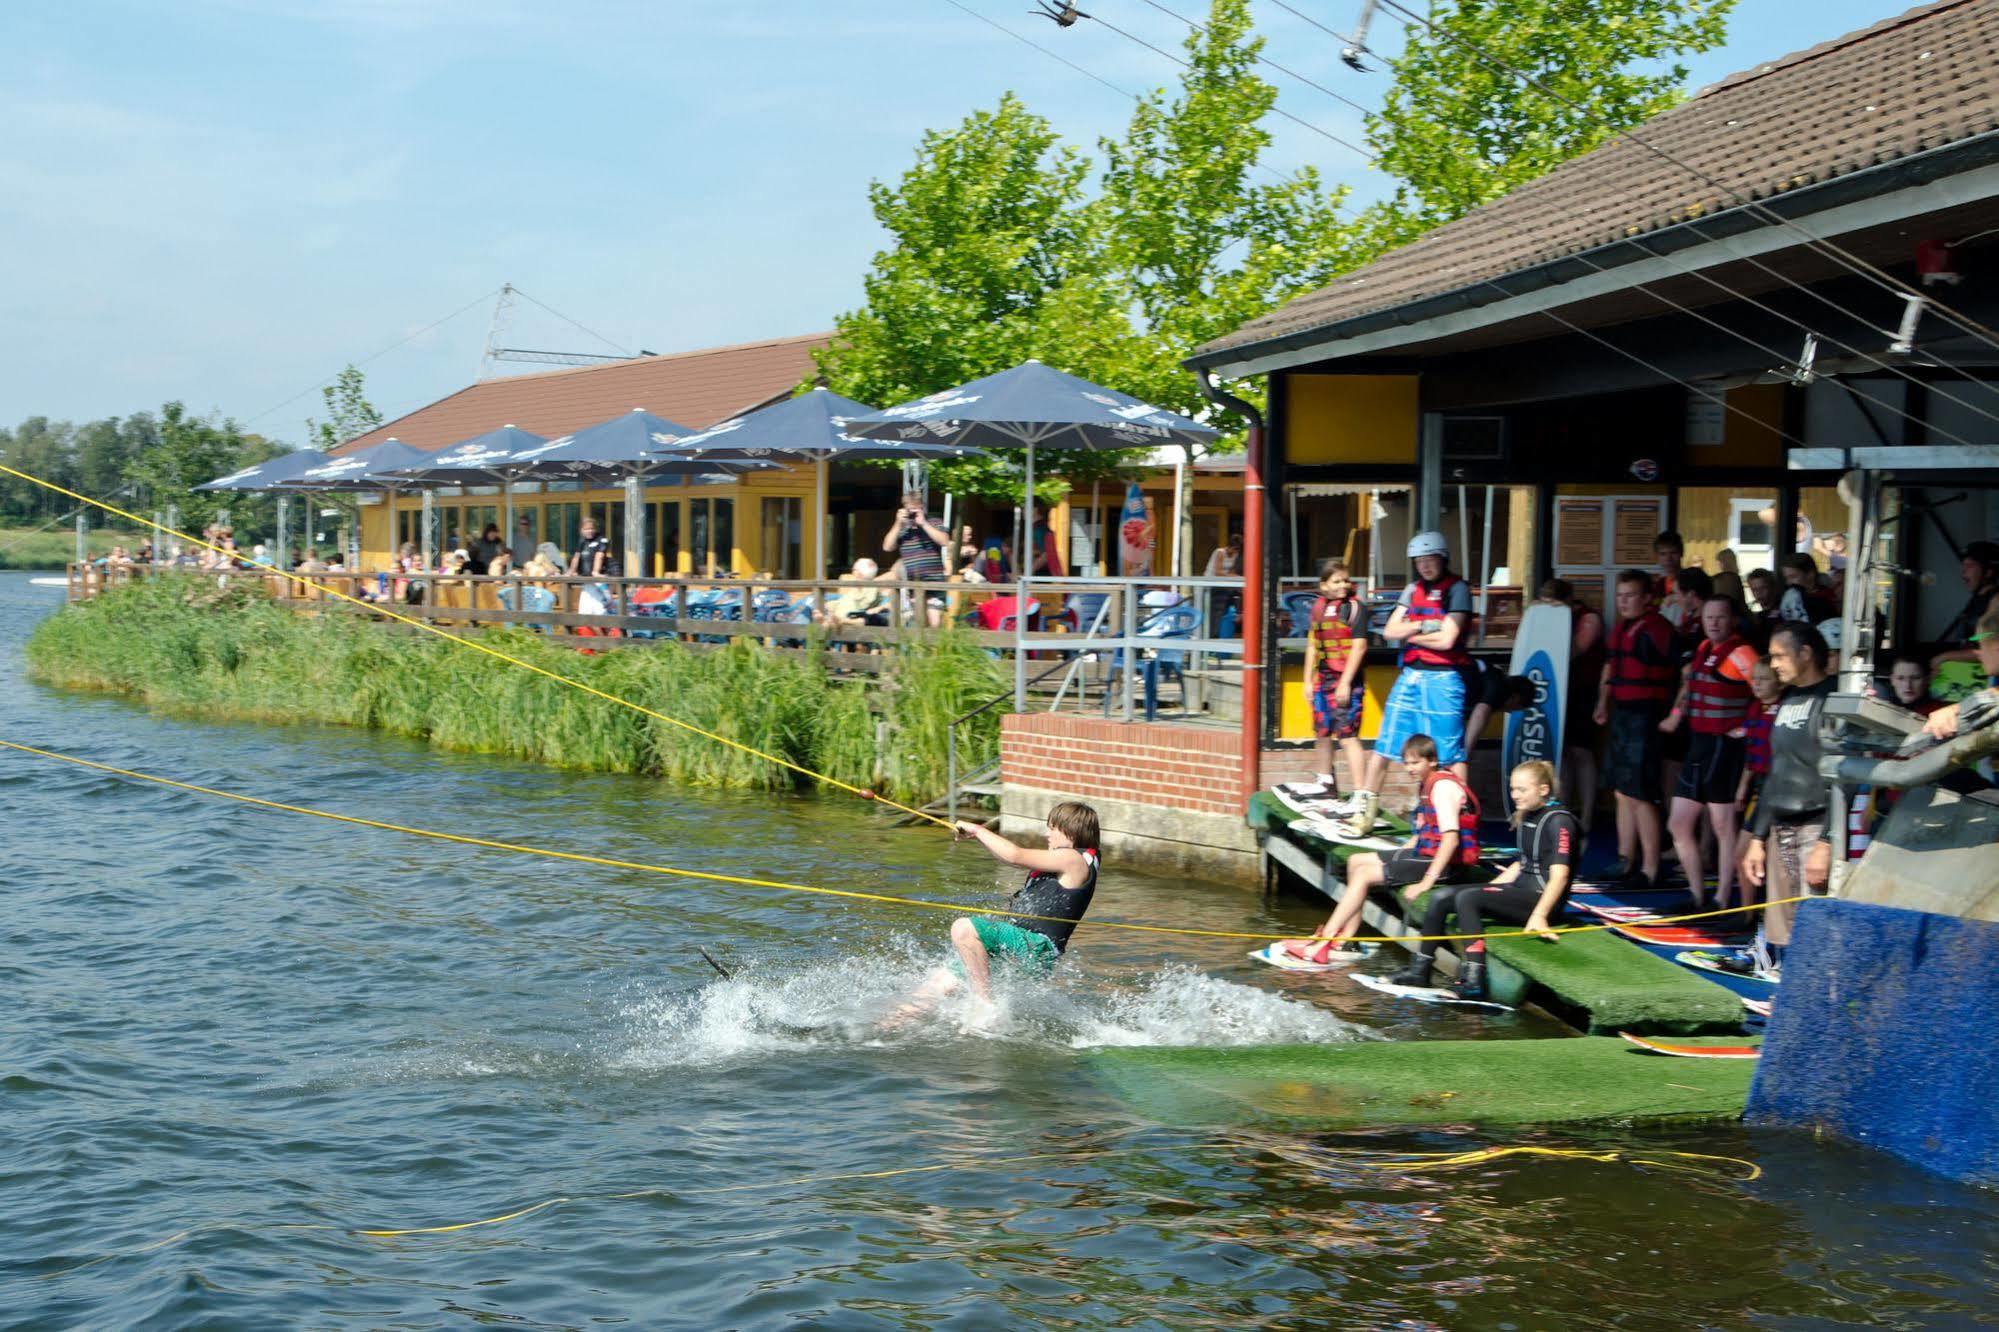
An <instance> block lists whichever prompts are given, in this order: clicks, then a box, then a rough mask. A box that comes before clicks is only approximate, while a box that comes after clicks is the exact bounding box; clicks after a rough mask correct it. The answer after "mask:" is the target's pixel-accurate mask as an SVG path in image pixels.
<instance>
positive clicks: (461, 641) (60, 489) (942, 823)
mask: <svg viewBox="0 0 1999 1332" xmlns="http://www.w3.org/2000/svg"><path fill="white" fill-rule="evenodd" d="M0 472H4V473H6V474H7V475H9V476H18V477H20V478H21V479H22V480H23V481H31V482H33V483H34V484H35V485H38V486H42V487H45V488H47V489H49V490H53V491H55V492H56V493H57V494H59V495H67V496H69V497H70V498H71V499H74V500H81V501H82V502H83V503H85V504H90V505H94V506H95V507H97V508H100V509H103V510H104V511H105V512H106V513H115V514H117V515H118V516H119V517H121V518H127V519H130V520H131V521H132V522H135V523H138V524H140V525H142V526H144V527H150V528H153V529H155V530H157V531H161V532H166V533H169V534H171V535H173V536H176V537H179V538H180V539H181V540H182V541H185V542H187V543H188V544H190V545H193V546H198V547H200V548H202V549H204V550H212V551H215V552H216V553H217V554H222V555H229V556H231V558H235V555H234V553H233V552H231V551H225V550H223V549H222V547H220V546H216V545H211V544H210V543H208V542H206V541H203V540H201V539H200V538H199V537H193V536H189V535H188V534H187V533H185V532H179V531H175V530H174V529H173V528H171V527H168V526H166V525H165V524H163V523H157V522H154V521H153V520H152V519H150V518H141V517H140V516H139V515H138V514H136V513H127V512H126V511H125V510H123V509H120V508H117V507H116V506H114V505H111V504H107V503H105V502H104V501H103V500H98V499H92V498H91V497H90V496H88V495H81V494H78V493H77V492H76V491H74V490H71V489H69V488H68V487H66V486H59V485H57V484H56V483H55V482H53V481H45V480H43V479H42V478H41V477H39V476H31V475H29V474H28V473H27V472H23V471H20V470H18V469H16V468H13V467H9V466H7V465H6V464H4V463H0ZM268 573H269V574H270V575H274V576H276V577H280V578H288V579H290V580H291V581H292V582H294V583H298V584H300V585H302V586H305V587H310V588H316V589H318V590H319V591H320V592H322V593H324V594H325V595H327V596H329V597H332V598H333V599H335V600H336V601H344V602H346V603H348V604H349V605H352V606H358V607H360V608H361V609H363V610H365V611H367V612H369V613H370V614H372V615H381V616H386V617H387V618H389V619H391V620H396V621H398V622H400V623H402V624H407V625H413V626H415V627H416V628H418V629H421V630H423V631H424V632H425V633H430V634H435V635H437V636H438V637H439V638H442V639H444V640H445V641H447V642H450V643H456V644H458V645H459V646H461V647H467V648H470V649H472V650H473V651H474V652H483V653H485V654H486V655H487V656H489V657H492V658H495V659H496V660H499V661H504V662H509V663H511V664H512V665H515V666H519V667H520V668H521V669H523V670H528V671H533V672H534V673H535V674H536V675H543V676H547V677H548V678H549V679H551V680H556V681H560V682H561V683H563V684H566V685H568V686H569V687H570V688H572V689H579V690H581V691H582V692H584V693H586V694H589V695H592V696H593V697H596V698H601V699H603V700H604V701H605V702H607V703H615V704H617V705H618V706H619V707H622V708H630V709H631V710H632V711H633V712H636V713H639V714H640V715H642V716H646V717H651V718H653V719H654V720H655V721H663V722H665V723H666V724H667V725H669V726H677V727H679V728H680V729H681V730H683V731H687V732H690V733H692V734H694V735H699V736H705V737H707V738H708V739H710V740H713V741H715V742H716V743H718V744H724V745H728V746H729V747H730V748H732V749H738V750H741V751H742V752H743V753H745V754H749V755H752V756H753V757H756V758H760V759H762V760H764V761H765V762H766V763H774V764H776V765H777V766H778V767H780V768H786V769H789V770H790V771H792V772H795V773H797V774H799V775H800V776H802V777H810V778H812V779H813V780H814V781H817V782H823V783H825V784H826V785H828V786H832V787H836V788H838V789H839V790H842V791H845V792H847V793H848V794H849V795H854V796H858V797H860V798H861V799H863V800H872V801H875V802H876V803H878V804H882V805H886V806H888V807H889V808H890V809H895V810H900V811H901V812H902V813H904V814H911V815H914V816H915V817H917V818H920V819H926V820H928V821H929V822H931V823H934V824H936V825H937V826H938V827H940V828H950V827H951V822H950V820H948V819H940V818H938V817H937V816H936V815H935V814H930V813H927V812H925V811H923V810H920V809H916V808H914V807H912V806H909V805H904V804H901V803H899V802H897V801H894V800H891V799H889V798H888V797H887V796H885V795H880V794H878V793H876V792H874V791H870V790H868V789H867V788H866V787H861V786H854V785H851V784H849V783H847V782H843V781H841V780H840V779H839V778H837V777H829V776H827V775H826V774H825V773H823V772H814V771H813V770H812V769H811V768H808V767H806V766H804V765H803V764H800V763H793V762H792V761H791V760H790V759H786V758H779V757H778V756H777V755H776V754H770V753H766V752H765V751H763V750H761V749H758V748H756V747H755V746H753V745H746V744H744V743H742V742H741V741H740V740H731V739H730V738H729V737H728V736H726V735H717V734H716V733H715V732H713V731H710V730H708V729H706V728H704V727H700V726H696V725H694V724H693V723H692V722H685V721H682V720H680V719H679V718H678V717H669V716H667V715H666V714H665V713H663V712H657V711H655V710H653V709H652V708H649V707H646V706H645V705H644V704H643V703H634V702H632V701H631V700H630V699H628V698H620V697H618V696H617V695H616V694H611V693H606V692H605V691H604V690H602V689H599V688H597V687H596V686H595V685H590V684H585V683H584V682H583V681H581V680H578V679H576V678H574V677H573V676H568V675H563V674H562V673H561V672H559V671H551V670H549V669H548V668H547V667H545V666H537V665H535V664H534V663H533V662H531V661H523V660H522V659H521V658H519V657H515V656H511V655H509V654H508V653H505V652H502V651H500V650H499V649H498V648H494V647H488V646H487V645H486V644H484V643H481V642H479V641H477V640H476V639H472V638H468V637H465V636H464V635H461V634H453V633H449V632H447V631H445V630H443V629H440V628H438V627H437V626H436V625H434V624H430V623H428V622H427V621H424V620H419V619H416V618H415V617H413V616H409V615H404V614H401V613H400V612H398V611H392V610H388V609H386V608H384V607H383V606H382V605H381V604H380V603H379V602H369V601H363V600H361V599H360V598H359V597H356V596H353V595H351V594H349V593H346V592H342V591H340V590H338V589H337V588H333V587H330V586H328V585H326V584H324V583H315V582H314V581H313V580H312V579H310V578H308V577H306V576H305V575H303V574H298V573H292V572H289V571H286V570H280V569H272V570H269V571H268Z"/></svg>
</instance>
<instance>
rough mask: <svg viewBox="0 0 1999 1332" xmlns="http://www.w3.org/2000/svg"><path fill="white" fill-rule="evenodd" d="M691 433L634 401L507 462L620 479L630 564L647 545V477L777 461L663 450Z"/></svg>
mask: <svg viewBox="0 0 1999 1332" xmlns="http://www.w3.org/2000/svg"><path fill="white" fill-rule="evenodd" d="M693 433H694V431H693V430H692V429H690V428H689V427H687V426H684V425H680V424H678V423H676V422H673V421H669V420H667V419H666V418H665V417H662V416H654V415H653V414H652V413H651V412H649V411H646V410H645V409H644V408H643V407H634V408H633V409H632V410H631V411H629V412H626V413H625V414H624V415H622V416H614V417H612V418H611V419H610V420H608V421H600V422H598V423H597V424H596V425H593V426H588V427H585V428H584V429H582V430H579V431H577V432H576V433H575V434H573V435H564V436H562V437H561V438H559V439H551V440H549V441H548V442H547V443H545V444H537V445H533V446H531V447H529V448H526V449H523V450H522V451H521V452H519V453H517V454H515V455H514V456H513V459H512V462H513V463H515V464H519V465H521V466H522V467H523V468H524V470H523V471H522V472H521V475H522V476H534V477H545V478H549V479H560V480H591V481H604V480H614V481H617V482H619V483H620V484H621V485H622V486H623V487H624V491H625V550H626V566H627V567H628V568H635V567H637V566H638V564H639V563H640V562H641V561H640V556H642V555H643V554H644V552H645V549H646V545H645V496H644V486H645V482H646V481H647V479H649V478H652V477H660V476H680V477H689V476H699V475H704V474H710V473H725V474H726V473H734V472H750V471H758V470H762V469H767V468H772V467H775V466H777V464H775V463H771V462H763V461H759V460H754V459H744V460H740V461H735V462H722V461H711V460H708V459H704V458H687V457H682V456H679V455H678V454H675V453H668V452H662V451H663V450H668V449H671V448H672V446H673V443H674V441H675V440H677V439H679V438H680V437H681V436H683V435H691V434H693Z"/></svg>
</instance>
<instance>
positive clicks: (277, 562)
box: [271, 495, 292, 569]
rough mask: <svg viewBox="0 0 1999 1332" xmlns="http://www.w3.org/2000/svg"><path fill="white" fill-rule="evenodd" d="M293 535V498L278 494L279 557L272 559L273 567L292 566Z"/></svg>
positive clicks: (284, 567)
mask: <svg viewBox="0 0 1999 1332" xmlns="http://www.w3.org/2000/svg"><path fill="white" fill-rule="evenodd" d="M291 536H292V498H291V496H289V495H280V496H278V535H277V543H278V553H277V558H276V559H274V560H272V561H271V567H272V568H274V569H289V568H291V567H292V565H291V545H290V542H291Z"/></svg>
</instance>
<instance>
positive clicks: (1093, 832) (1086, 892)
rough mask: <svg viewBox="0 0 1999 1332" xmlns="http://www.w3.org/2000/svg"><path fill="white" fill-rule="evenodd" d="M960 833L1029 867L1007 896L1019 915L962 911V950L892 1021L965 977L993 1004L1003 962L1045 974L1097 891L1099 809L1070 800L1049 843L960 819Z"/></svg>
mask: <svg viewBox="0 0 1999 1332" xmlns="http://www.w3.org/2000/svg"><path fill="white" fill-rule="evenodd" d="M954 831H955V832H956V833H957V835H958V836H960V837H973V838H977V839H978V842H979V844H980V845H981V846H983V847H985V849H986V851H987V853H988V854H990V855H991V856H992V858H993V859H994V860H997V861H999V862H1000V863H1001V864H1002V865H1018V866H1019V867H1020V868H1022V869H1024V870H1026V871H1027V881H1026V882H1025V883H1023V884H1022V885H1021V886H1020V891H1018V892H1016V893H1015V894H1014V895H1013V896H1012V897H1011V898H1009V899H1007V904H1006V909H1007V910H1008V911H1010V912H1018V913H1020V914H1019V915H1018V916H1016V917H1015V918H1014V919H1012V920H1000V919H995V918H993V917H991V916H960V917H959V918H958V919H956V920H954V921H952V922H951V947H952V949H953V950H954V951H955V952H956V954H957V956H955V957H954V958H952V959H951V962H950V964H949V965H947V966H944V967H940V968H938V969H937V970H936V971H934V972H932V973H931V974H930V978H929V979H928V980H926V981H925V982H924V983H923V985H922V986H921V987H920V988H918V990H917V991H916V993H915V994H913V995H911V996H910V999H909V1002H908V1003H906V1004H904V1005H903V1006H902V1007H901V1008H900V1009H898V1010H897V1011H896V1012H895V1014H894V1015H893V1016H891V1017H890V1019H889V1022H890V1024H891V1025H893V1024H899V1023H902V1022H907V1021H908V1020H909V1019H911V1018H913V1017H915V1016H917V1015H918V1014H919V1013H922V1012H923V1011H924V1010H926V1009H928V1008H929V1007H930V1006H931V1005H933V1004H934V1003H936V1002H937V1000H939V999H941V998H943V997H944V996H945V995H947V994H950V993H952V992H953V991H955V990H956V989H957V988H958V985H959V982H960V981H963V982H965V983H967V984H969V985H970V986H971V990H972V993H973V994H974V995H976V996H977V997H978V998H979V999H980V1000H981V1001H982V1002H985V1003H988V1004H990V1003H991V1002H992V997H993V990H992V971H993V967H994V965H995V964H996V963H997V964H999V965H1001V966H1004V967H1006V968H1008V969H1010V970H1013V971H1015V972H1018V973H1020V974H1023V975H1027V976H1032V977H1036V978H1041V977H1046V976H1048V975H1049V974H1050V973H1052V972H1053V971H1054V970H1055V963H1056V961H1057V960H1058V959H1060V958H1061V956H1062V954H1063V953H1064V952H1066V951H1067V950H1068V947H1069V936H1070V935H1071V934H1073V933H1075V930H1076V925H1077V922H1079V921H1081V920H1082V919H1083V913H1084V912H1085V911H1088V910H1089V909H1090V899H1091V898H1092V897H1094V896H1096V892H1097V869H1098V859H1099V854H1098V844H1099V842H1100V841H1101V838H1102V835H1101V832H1100V830H1099V827H1098V823H1097V811H1096V810H1094V809H1092V808H1091V807H1090V806H1088V805H1085V804H1082V803H1080V802H1078V801H1074V800H1064V801H1062V802H1061V803H1059V804H1057V805H1056V806H1054V807H1053V808H1052V809H1050V810H1049V811H1048V849H1047V850H1045V851H1037V850H1035V849H1033V848H1031V847H1024V846H1016V845H1015V844H1014V843H1012V842H1010V841H1008V840H1007V839H1006V838H1004V837H1002V836H1000V835H999V834H998V833H996V832H993V831H991V830H990V829H988V828H986V827H985V826H984V825H983V824H977V823H966V822H963V821H960V822H959V823H958V825H957V826H956V828H955V830H954Z"/></svg>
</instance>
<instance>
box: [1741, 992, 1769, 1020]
mask: <svg viewBox="0 0 1999 1332" xmlns="http://www.w3.org/2000/svg"><path fill="white" fill-rule="evenodd" d="M1740 998H1741V1000H1742V1006H1743V1007H1744V1008H1746V1009H1748V1010H1749V1011H1750V1012H1751V1013H1754V1014H1755V1015H1756V1016H1757V1017H1760V1018H1767V1017H1769V1016H1770V1001H1769V1000H1768V999H1751V998H1750V997H1749V996H1748V995H1746V994H1745V995H1742V996H1740Z"/></svg>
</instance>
